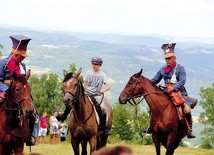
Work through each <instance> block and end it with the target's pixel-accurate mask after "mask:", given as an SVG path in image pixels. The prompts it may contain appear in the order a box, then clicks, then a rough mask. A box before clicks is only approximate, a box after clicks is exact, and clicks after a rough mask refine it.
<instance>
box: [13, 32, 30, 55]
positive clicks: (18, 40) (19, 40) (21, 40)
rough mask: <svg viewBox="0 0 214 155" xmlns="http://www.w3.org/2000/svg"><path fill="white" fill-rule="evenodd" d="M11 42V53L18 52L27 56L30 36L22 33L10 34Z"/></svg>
mask: <svg viewBox="0 0 214 155" xmlns="http://www.w3.org/2000/svg"><path fill="white" fill-rule="evenodd" d="M10 38H11V40H12V43H13V54H15V53H16V54H17V53H18V54H20V55H22V56H24V57H26V56H27V53H26V51H27V45H28V43H29V41H30V40H31V38H28V37H26V36H24V35H13V36H10Z"/></svg>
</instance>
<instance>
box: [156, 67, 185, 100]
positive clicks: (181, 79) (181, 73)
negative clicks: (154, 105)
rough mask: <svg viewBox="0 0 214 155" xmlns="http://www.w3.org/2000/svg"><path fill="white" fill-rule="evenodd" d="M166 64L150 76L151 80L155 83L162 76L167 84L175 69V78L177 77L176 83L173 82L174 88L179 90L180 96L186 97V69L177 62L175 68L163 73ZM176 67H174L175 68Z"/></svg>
mask: <svg viewBox="0 0 214 155" xmlns="http://www.w3.org/2000/svg"><path fill="white" fill-rule="evenodd" d="M165 67H166V66H163V67H162V68H161V69H160V70H159V71H158V72H157V73H156V75H155V76H154V77H153V78H152V82H153V83H155V84H158V83H159V82H160V81H161V79H162V78H163V79H164V82H165V84H168V83H170V80H171V78H172V75H173V73H174V71H175V70H176V71H175V76H176V79H177V83H175V84H174V86H173V87H174V89H175V91H179V90H180V92H181V94H182V96H183V97H184V98H186V96H187V95H188V94H187V91H186V88H185V87H184V85H185V83H186V71H185V68H184V67H183V66H182V65H180V64H178V65H177V68H176V67H174V68H173V69H172V70H171V71H169V72H168V73H164V68H165ZM175 68H176V69H175Z"/></svg>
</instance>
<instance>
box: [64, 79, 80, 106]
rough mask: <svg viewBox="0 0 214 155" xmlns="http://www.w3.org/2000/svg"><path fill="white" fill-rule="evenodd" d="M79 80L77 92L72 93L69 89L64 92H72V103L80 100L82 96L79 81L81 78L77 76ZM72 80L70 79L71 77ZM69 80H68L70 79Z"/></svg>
mask: <svg viewBox="0 0 214 155" xmlns="http://www.w3.org/2000/svg"><path fill="white" fill-rule="evenodd" d="M72 78H75V77H72ZM75 79H76V80H77V81H78V82H77V90H76V92H75V93H71V92H70V91H69V90H68V91H65V92H64V95H65V94H70V95H71V96H72V100H71V101H70V102H72V103H75V102H77V101H78V100H79V98H80V97H79V96H80V81H79V79H78V78H75ZM69 80H70V79H69ZM69 80H68V81H69Z"/></svg>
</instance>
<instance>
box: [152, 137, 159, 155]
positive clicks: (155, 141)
mask: <svg viewBox="0 0 214 155" xmlns="http://www.w3.org/2000/svg"><path fill="white" fill-rule="evenodd" d="M152 139H153V142H154V144H155V149H156V155H160V141H159V139H158V135H156V134H154V133H153V134H152Z"/></svg>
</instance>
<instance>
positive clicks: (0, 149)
mask: <svg viewBox="0 0 214 155" xmlns="http://www.w3.org/2000/svg"><path fill="white" fill-rule="evenodd" d="M2 149H3V148H2V144H0V154H2V151H3V150H2Z"/></svg>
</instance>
